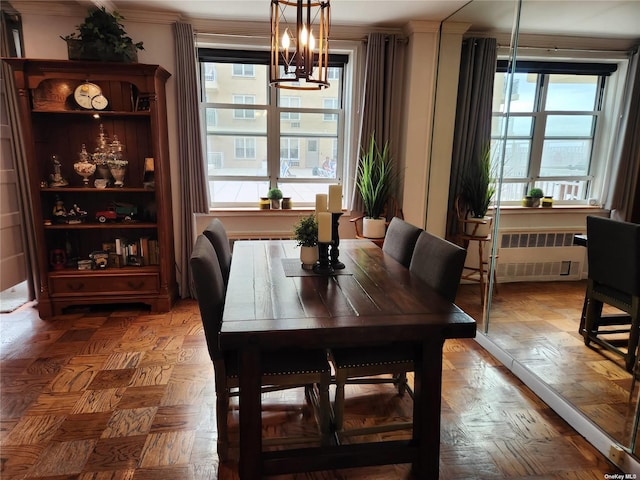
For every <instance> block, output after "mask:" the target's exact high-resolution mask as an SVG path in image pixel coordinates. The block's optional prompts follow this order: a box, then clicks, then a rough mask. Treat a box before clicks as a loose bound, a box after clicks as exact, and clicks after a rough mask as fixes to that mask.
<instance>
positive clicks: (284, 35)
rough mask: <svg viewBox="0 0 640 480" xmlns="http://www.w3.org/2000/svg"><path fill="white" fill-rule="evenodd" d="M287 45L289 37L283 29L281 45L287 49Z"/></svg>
mask: <svg viewBox="0 0 640 480" xmlns="http://www.w3.org/2000/svg"><path fill="white" fill-rule="evenodd" d="M289 45H291V40H290V39H289V33H288V30H285V32H284V34H283V35H282V46H283V47H284V49H285V50H289Z"/></svg>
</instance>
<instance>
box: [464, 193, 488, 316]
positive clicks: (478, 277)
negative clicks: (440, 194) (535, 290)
mask: <svg viewBox="0 0 640 480" xmlns="http://www.w3.org/2000/svg"><path fill="white" fill-rule="evenodd" d="M455 210H456V215H457V218H458V242H459V243H460V245H462V246H463V247H464V248H466V249H467V251H469V248H470V244H471V242H477V243H478V259H477V264H475V265H470V266H467V265H465V267H464V270H463V273H462V277H461V280H470V281H474V282H478V283H479V284H480V302H481V303H482V304H484V300H485V297H486V296H487V290H488V285H489V278H488V276H489V262H490V261H491V258H492V257H494V258H496V259H497V258H498V255H494V254H493V252H492V251H491V241H492V235H491V232H492V230H493V228H492V227H493V217H485V218H473V217H467V215H468V213H469V211H468V209H467V208H466V205H465V204H464V202H463V201H462V199H461V198H460V197H458V198H456V201H455ZM485 250H486V251H488V252H489V255H488V258H487V260H485V259H484V257H485ZM469 259H470V256H469V255H467V261H468V260H469ZM471 260H472V261H473V256H471ZM493 284H494V288H495V292H496V293H498V280H497V277H496V272H495V268H494V270H493Z"/></svg>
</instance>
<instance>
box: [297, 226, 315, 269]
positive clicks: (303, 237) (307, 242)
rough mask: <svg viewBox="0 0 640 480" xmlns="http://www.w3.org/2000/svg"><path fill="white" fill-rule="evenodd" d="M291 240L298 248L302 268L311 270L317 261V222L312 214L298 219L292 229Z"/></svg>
mask: <svg viewBox="0 0 640 480" xmlns="http://www.w3.org/2000/svg"><path fill="white" fill-rule="evenodd" d="M293 239H294V240H295V241H296V243H297V245H298V246H299V247H300V262H301V263H302V268H304V269H305V270H311V269H312V268H313V266H314V265H315V264H316V262H317V261H318V221H317V220H316V216H315V215H314V214H311V215H308V216H306V217H302V218H300V220H298V222H296V224H295V225H294V227H293Z"/></svg>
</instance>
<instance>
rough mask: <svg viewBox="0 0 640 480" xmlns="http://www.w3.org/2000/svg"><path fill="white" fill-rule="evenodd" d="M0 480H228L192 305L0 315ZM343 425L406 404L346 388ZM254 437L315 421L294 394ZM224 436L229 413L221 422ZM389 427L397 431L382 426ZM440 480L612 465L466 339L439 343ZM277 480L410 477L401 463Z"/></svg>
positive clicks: (598, 476) (392, 412)
mask: <svg viewBox="0 0 640 480" xmlns="http://www.w3.org/2000/svg"><path fill="white" fill-rule="evenodd" d="M0 327H1V331H0V335H1V364H0V368H1V370H0V372H1V378H0V380H1V383H0V389H1V390H0V402H1V407H0V408H1V417H0V426H1V428H0V458H1V460H2V466H1V477H2V479H4V480H18V479H40V480H62V479H69V480H71V479H73V480H132V479H133V480H145V479H153V480H164V479H167V480H169V479H170V480H183V479H184V480H205V479H206V480H213V479H221V480H222V479H237V478H238V475H237V471H238V465H237V452H235V451H234V450H232V452H231V456H232V459H231V461H229V462H227V463H225V464H222V465H221V464H219V462H218V458H217V455H216V453H215V452H216V421H215V415H214V405H215V394H214V385H213V367H212V365H211V362H210V360H209V358H208V355H207V350H206V345H205V341H204V336H203V332H202V328H201V324H200V317H199V312H198V308H197V304H196V302H195V301H192V300H187V301H180V302H179V303H178V304H177V305H176V307H175V308H174V309H173V310H172V311H171V312H170V313H167V314H149V313H146V312H145V311H144V310H135V309H131V307H128V309H126V310H122V309H114V310H110V311H106V310H105V311H88V310H87V311H84V312H79V313H73V314H68V315H64V316H60V317H57V318H55V319H52V320H50V321H42V320H40V319H39V318H38V317H37V315H36V314H35V311H34V310H33V308H31V307H28V306H27V307H26V308H25V307H23V308H22V309H20V310H18V311H16V312H14V313H12V314H10V315H2V316H1V317H0ZM347 396H348V403H347V418H346V421H347V423H348V424H349V425H363V424H364V425H366V424H368V423H371V422H378V421H384V420H385V419H390V418H396V417H399V418H403V417H406V416H407V415H408V414H409V412H410V400H409V399H408V397H406V396H405V397H404V398H398V397H397V396H396V395H394V392H393V390H391V388H390V387H386V386H366V387H364V386H363V387H355V386H349V387H348V390H347ZM265 410H267V412H266V413H265V421H264V424H265V429H264V430H265V432H264V434H265V435H276V434H280V433H282V432H283V431H285V432H288V431H294V430H295V431H306V430H312V429H314V428H315V425H314V423H313V416H312V415H308V411H307V410H306V408H305V407H304V405H303V394H302V392H301V391H288V392H286V393H277V394H270V395H269V396H268V397H267V398H266V399H265ZM229 418H230V426H231V429H232V432H231V433H232V437H233V435H234V434H237V418H238V415H237V410H234V411H233V412H232V413H231V414H230V416H229ZM387 435H399V434H387ZM441 444H442V447H441V460H440V478H443V479H444V478H447V479H449V478H455V479H469V480H471V479H496V478H498V479H524V478H527V479H594V480H602V479H603V478H604V474H605V473H614V472H617V469H615V467H613V466H612V465H611V464H610V463H609V462H608V461H607V460H606V459H605V458H604V457H603V456H602V455H600V454H599V453H598V452H597V451H596V450H595V449H594V448H592V447H591V446H590V445H589V444H588V443H587V442H586V441H585V440H584V439H583V438H582V437H580V436H579V435H578V434H577V433H576V432H575V431H573V430H572V429H571V428H569V427H568V425H567V424H566V423H565V422H564V421H562V420H561V419H560V418H559V417H558V416H557V415H555V413H554V412H552V411H551V410H550V409H549V408H548V407H547V406H546V405H545V404H544V403H542V402H541V401H540V400H539V399H538V398H537V397H535V396H534V395H533V394H532V393H531V392H530V391H529V390H528V389H527V388H526V387H525V386H523V385H522V384H521V382H519V381H518V380H517V379H516V378H514V377H513V376H512V375H511V374H510V373H509V372H508V371H507V370H506V369H505V368H504V367H503V366H502V365H500V364H499V363H498V362H497V361H496V360H495V359H493V358H492V357H491V356H490V355H488V354H487V353H486V352H485V351H484V350H483V349H482V348H480V347H479V346H478V344H477V343H475V341H473V340H464V341H447V342H446V344H445V358H444V380H443V407H442V433H441ZM278 478H282V479H285V478H305V479H313V478H315V479H320V478H322V479H349V480H360V479H367V480H369V479H401V478H411V477H410V474H409V466H408V465H391V466H382V467H368V468H358V469H347V470H336V471H329V472H316V473H312V474H300V475H295V476H283V477H278Z"/></svg>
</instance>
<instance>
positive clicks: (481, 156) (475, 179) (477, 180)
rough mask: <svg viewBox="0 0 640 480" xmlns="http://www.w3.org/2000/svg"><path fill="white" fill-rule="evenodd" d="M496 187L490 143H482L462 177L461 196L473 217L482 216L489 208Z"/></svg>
mask: <svg viewBox="0 0 640 480" xmlns="http://www.w3.org/2000/svg"><path fill="white" fill-rule="evenodd" d="M495 193H496V187H495V183H494V178H493V169H492V166H491V144H490V143H486V144H485V145H483V146H482V147H481V149H480V151H479V152H478V154H477V155H476V156H475V157H474V158H473V159H472V161H471V163H470V165H469V168H468V169H467V170H466V172H465V175H464V177H463V179H462V197H463V199H464V201H465V203H466V204H467V207H468V208H469V210H470V211H471V214H472V216H473V217H474V218H483V217H484V216H485V215H486V214H487V210H489V205H491V200H492V199H493V195H494V194H495Z"/></svg>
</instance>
